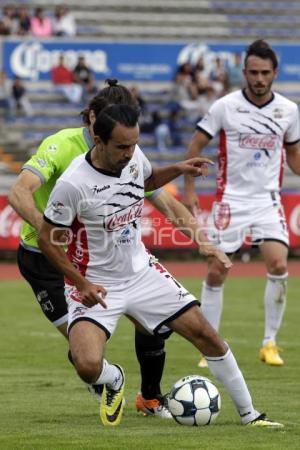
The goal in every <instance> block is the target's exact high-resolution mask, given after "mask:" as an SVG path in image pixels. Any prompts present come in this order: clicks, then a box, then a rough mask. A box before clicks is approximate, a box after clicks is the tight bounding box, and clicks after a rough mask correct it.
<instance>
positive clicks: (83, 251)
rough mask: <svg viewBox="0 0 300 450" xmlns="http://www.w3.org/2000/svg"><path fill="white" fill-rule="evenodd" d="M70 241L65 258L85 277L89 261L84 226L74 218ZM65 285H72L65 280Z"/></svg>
mask: <svg viewBox="0 0 300 450" xmlns="http://www.w3.org/2000/svg"><path fill="white" fill-rule="evenodd" d="M71 230H72V241H71V243H70V244H69V246H68V251H67V256H68V258H69V260H70V261H71V263H72V264H73V266H74V267H76V269H78V270H79V272H80V273H81V275H83V276H85V273H86V269H87V266H88V263H89V260H90V254H89V247H88V238H87V233H86V229H85V226H84V224H83V223H82V222H79V220H78V219H77V218H76V219H75V220H74V222H73V223H72V226H71ZM65 282H66V283H67V284H70V285H73V283H72V282H71V281H70V280H68V279H67V278H65Z"/></svg>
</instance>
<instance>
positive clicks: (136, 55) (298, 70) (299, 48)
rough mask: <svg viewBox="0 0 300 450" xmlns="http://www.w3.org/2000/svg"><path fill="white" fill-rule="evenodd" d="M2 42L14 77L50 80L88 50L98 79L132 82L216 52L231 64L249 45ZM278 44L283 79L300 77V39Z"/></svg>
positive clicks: (168, 76) (159, 77)
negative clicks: (59, 65) (58, 67)
mask: <svg viewBox="0 0 300 450" xmlns="http://www.w3.org/2000/svg"><path fill="white" fill-rule="evenodd" d="M2 47H3V48H2V50H3V61H2V65H3V69H4V70H5V71H6V72H7V74H8V76H9V78H10V79H11V78H12V77H13V75H18V76H20V77H22V78H24V79H27V80H32V81H37V80H50V78H51V77H50V73H51V69H52V67H53V66H54V65H55V64H56V62H57V60H58V55H59V54H61V53H62V54H64V56H65V60H66V62H67V64H68V65H69V67H71V68H73V67H74V66H75V64H76V61H77V59H78V56H79V55H84V56H85V59H86V61H87V63H88V66H89V67H90V68H91V69H92V70H93V72H94V75H95V78H96V79H97V80H104V79H106V78H112V77H113V78H118V79H119V80H127V81H170V80H172V78H173V76H174V73H175V70H176V67H177V66H178V64H181V63H184V62H191V63H195V62H196V61H197V60H198V59H199V57H200V56H202V57H203V58H204V62H205V68H206V70H207V71H208V72H210V70H211V69H212V68H213V66H214V63H215V58H216V56H221V57H222V58H223V59H224V61H225V65H227V66H228V65H230V64H232V63H233V54H234V53H235V52H238V53H241V54H242V53H243V52H244V51H245V47H246V44H237V43H236V44H235V43H225V44H222V43H217V42H216V43H213V44H211V43H210V44H205V43H193V44H187V43H175V42H174V43H172V42H170V43H159V42H153V43H151V42H144V43H136V42H101V41H99V40H97V41H86V40H84V41H81V40H70V41H68V40H60V39H49V40H34V39H3V40H2ZM273 47H274V49H275V51H276V53H277V55H278V57H279V59H280V65H279V74H278V81H280V82H281V81H285V82H286V81H289V82H290V81H299V80H300V60H299V56H298V55H299V53H300V44H292V43H290V44H278V45H276V44H275V45H274V46H273Z"/></svg>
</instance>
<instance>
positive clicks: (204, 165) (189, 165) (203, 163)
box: [176, 157, 214, 178]
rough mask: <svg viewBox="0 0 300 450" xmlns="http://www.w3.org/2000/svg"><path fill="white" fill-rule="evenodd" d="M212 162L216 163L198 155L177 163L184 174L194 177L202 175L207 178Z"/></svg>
mask: <svg viewBox="0 0 300 450" xmlns="http://www.w3.org/2000/svg"><path fill="white" fill-rule="evenodd" d="M212 164H214V162H213V161H212V160H211V159H208V158H202V157H201V158H200V157H197V158H191V159H187V160H186V161H181V162H179V163H177V164H176V165H177V166H178V167H179V169H180V171H181V173H183V174H186V175H191V176H193V177H199V176H202V177H203V178H205V177H207V175H208V166H209V165H212Z"/></svg>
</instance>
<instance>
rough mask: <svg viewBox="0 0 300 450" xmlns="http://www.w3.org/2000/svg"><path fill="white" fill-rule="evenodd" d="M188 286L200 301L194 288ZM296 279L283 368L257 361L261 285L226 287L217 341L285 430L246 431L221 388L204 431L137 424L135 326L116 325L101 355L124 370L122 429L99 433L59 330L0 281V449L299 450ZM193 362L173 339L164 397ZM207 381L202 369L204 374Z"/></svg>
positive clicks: (23, 289) (148, 421) (16, 286)
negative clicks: (213, 418) (218, 406)
mask: <svg viewBox="0 0 300 450" xmlns="http://www.w3.org/2000/svg"><path fill="white" fill-rule="evenodd" d="M183 281H184V284H185V285H186V286H188V287H189V288H190V290H191V291H192V292H193V293H195V294H198V290H199V281H197V280H192V279H186V280H183ZM299 288H300V281H299V279H296V278H294V279H290V282H289V302H288V307H287V312H286V317H285V322H284V325H283V328H282V331H281V334H280V337H279V341H280V345H281V346H282V347H283V348H284V350H285V351H284V354H283V357H284V359H285V361H286V365H285V366H284V367H281V368H274V367H268V366H265V365H264V364H262V363H261V362H260V361H259V360H258V349H259V347H260V344H261V338H262V332H263V305H262V300H261V298H262V292H263V289H264V280H263V279H249V278H248V279H246V278H245V279H243V278H240V279H238V278H236V279H233V278H232V279H230V280H228V283H227V285H226V294H225V309H224V315H223V323H222V333H221V334H222V336H223V337H224V338H225V339H227V340H228V342H229V343H230V344H231V347H232V349H233V351H234V353H235V355H236V357H237V359H238V361H239V363H240V367H241V368H242V370H243V372H244V375H245V378H246V379H247V381H248V384H249V387H250V390H251V392H252V395H253V398H254V400H255V401H254V403H255V406H256V408H257V409H260V410H261V411H266V412H267V413H268V415H269V416H270V417H271V418H274V419H276V420H278V421H282V422H283V423H284V424H285V428H284V429H283V430H271V429H252V428H247V427H243V426H241V425H240V424H239V418H238V415H237V413H236V411H235V409H234V407H233V405H232V403H231V401H230V399H229V397H228V396H227V394H226V393H224V391H223V389H222V388H221V387H220V386H219V387H220V392H221V395H222V410H221V413H220V416H219V417H218V419H217V422H216V423H215V424H214V425H212V426H210V427H199V428H197V427H183V426H180V425H178V424H176V423H175V422H174V421H162V420H160V419H157V418H152V417H151V418H143V417H141V416H139V415H138V414H137V413H136V411H135V408H134V399H135V395H136V392H137V391H138V389H139V375H138V370H139V369H138V366H137V362H136V359H135V353H134V346H133V328H132V326H131V324H129V322H128V321H127V320H126V319H122V320H121V321H120V323H119V327H118V330H117V332H116V333H115V335H114V337H113V338H112V339H111V341H110V343H109V344H108V349H107V357H108V359H109V360H110V361H111V362H119V363H120V364H121V365H122V366H123V367H124V368H125V371H126V376H127V386H126V400H127V407H126V410H125V415H124V418H123V421H122V423H121V425H120V426H119V427H117V428H104V427H103V426H102V425H100V423H99V419H98V406H97V403H96V402H94V400H93V399H91V398H90V396H89V394H88V393H87V391H86V389H85V387H84V386H83V384H82V383H81V382H80V380H79V379H78V378H77V376H76V374H75V372H74V370H73V368H72V367H71V365H70V364H69V362H68V361H67V358H66V355H67V342H64V340H63V338H61V337H60V336H59V334H58V333H57V332H56V331H55V329H54V328H53V327H52V325H50V324H49V323H48V322H47V321H46V319H45V318H44V316H43V315H42V314H41V312H40V310H39V307H38V305H37V304H36V303H35V301H34V299H33V296H32V294H31V291H30V289H29V287H28V286H27V285H26V284H25V283H24V282H22V281H14V282H5V281H1V282H0V296H1V316H0V430H1V433H0V449H1V450H8V449H14V450H17V449H41V450H48V449H58V450H65V449H72V450H73V449H82V450H86V449H107V450H125V449H139V450H150V449H151V450H154V449H161V450H171V449H172V450H192V449H201V450H205V449H212V450H214V449H226V450H227V449H228V450H237V449H239V450H240V449H243V450H244V449H266V450H272V449H277V450H279V449H280V450H281V449H293V450H295V449H300V430H299V424H300V418H299V411H300V400H299V399H300V383H299V379H300V358H299V351H300V343H299V317H300V304H299V291H300V289H299ZM198 359H199V355H198V353H197V351H196V350H195V349H194V348H192V347H191V345H190V344H188V343H186V342H184V341H183V340H182V339H181V338H179V337H177V336H172V337H171V338H170V339H169V340H168V342H167V361H166V368H165V374H164V378H163V388H164V391H165V392H166V391H168V390H169V389H170V387H171V385H172V384H173V383H174V382H175V381H176V380H177V379H179V378H181V377H182V376H184V375H192V374H196V373H200V370H199V369H198V368H197V362H198ZM202 374H203V375H206V376H207V375H208V374H209V372H208V370H202Z"/></svg>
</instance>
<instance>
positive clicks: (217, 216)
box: [214, 202, 231, 230]
mask: <svg viewBox="0 0 300 450" xmlns="http://www.w3.org/2000/svg"><path fill="white" fill-rule="evenodd" d="M230 218H231V213H230V205H229V203H226V202H216V203H215V204H214V223H215V227H216V228H217V230H225V229H226V228H227V227H228V225H229V224H230Z"/></svg>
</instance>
